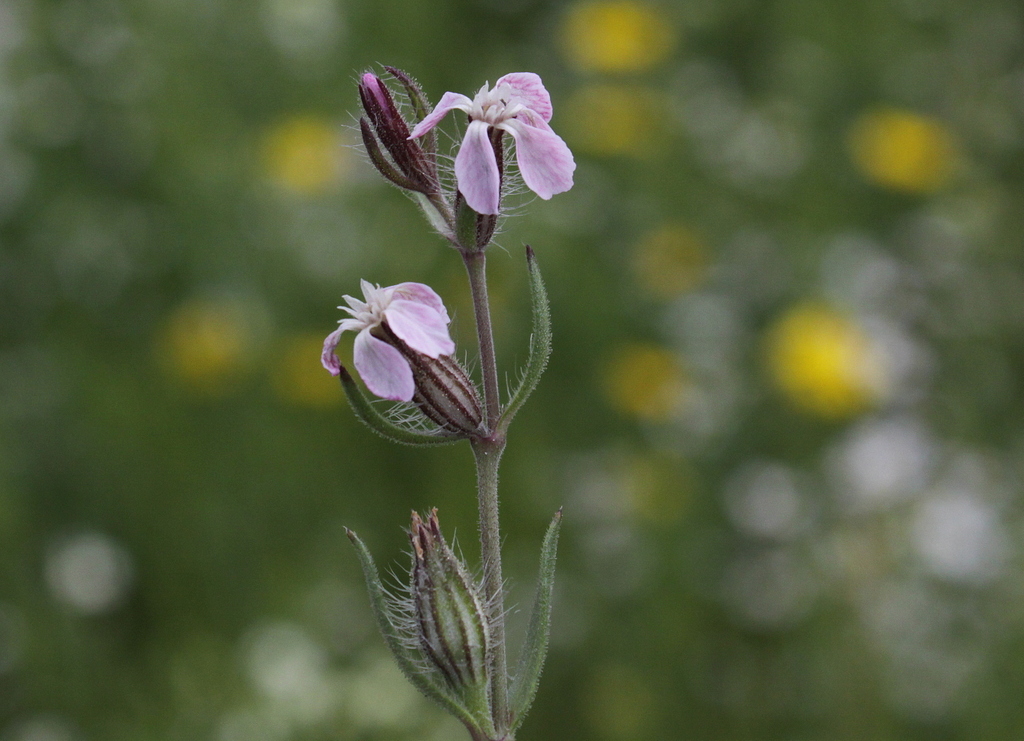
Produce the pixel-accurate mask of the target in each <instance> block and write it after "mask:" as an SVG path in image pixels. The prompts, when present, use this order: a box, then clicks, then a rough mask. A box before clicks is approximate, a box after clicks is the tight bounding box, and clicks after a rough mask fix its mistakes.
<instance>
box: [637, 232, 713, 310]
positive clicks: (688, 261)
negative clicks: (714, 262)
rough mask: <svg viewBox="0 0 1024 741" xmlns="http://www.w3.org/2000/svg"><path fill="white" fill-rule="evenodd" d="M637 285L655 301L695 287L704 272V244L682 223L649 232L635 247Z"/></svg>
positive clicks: (705, 260)
mask: <svg viewBox="0 0 1024 741" xmlns="http://www.w3.org/2000/svg"><path fill="white" fill-rule="evenodd" d="M633 269H634V272H635V274H636V278H637V282H638V283H639V284H640V286H641V287H642V288H644V289H645V290H647V291H648V292H650V293H651V294H653V295H654V296H655V297H657V298H661V299H670V298H674V297H675V296H678V295H679V294H680V293H683V292H684V291H688V290H690V289H692V288H693V287H694V286H696V285H697V284H698V283H699V282H700V280H701V279H702V278H703V277H704V272H705V270H706V269H707V252H706V250H705V248H704V243H703V242H702V241H701V239H700V237H698V236H697V235H696V234H695V233H694V232H693V231H692V230H691V229H689V228H687V227H686V226H684V225H682V224H665V225H663V226H660V227H658V228H657V229H654V230H653V231H651V232H649V233H648V234H647V235H646V236H644V238H643V239H642V240H641V241H640V243H639V244H638V245H637V247H636V252H635V253H634V257H633Z"/></svg>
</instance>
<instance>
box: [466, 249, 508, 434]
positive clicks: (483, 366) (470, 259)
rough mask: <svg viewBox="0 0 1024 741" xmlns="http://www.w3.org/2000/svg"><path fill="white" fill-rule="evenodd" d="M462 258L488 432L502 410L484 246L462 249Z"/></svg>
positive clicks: (491, 430) (492, 430) (492, 427)
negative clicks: (470, 305) (476, 343)
mask: <svg viewBox="0 0 1024 741" xmlns="http://www.w3.org/2000/svg"><path fill="white" fill-rule="evenodd" d="M462 260H463V262H465V264H466V273H467V274H468V275H469V288H470V291H471V292H472V294H473V314H474V316H475V317H476V336H477V339H478V341H479V342H480V372H481V373H482V374H483V381H484V423H485V424H486V426H487V432H488V433H489V434H490V433H493V432H494V425H495V423H496V422H497V420H498V414H499V413H500V411H501V400H500V399H499V397H498V363H497V360H496V358H495V354H494V332H493V330H492V329H491V308H490V303H489V302H488V299H487V260H486V258H485V257H484V251H483V250H477V251H474V252H468V251H464V252H463V253H462Z"/></svg>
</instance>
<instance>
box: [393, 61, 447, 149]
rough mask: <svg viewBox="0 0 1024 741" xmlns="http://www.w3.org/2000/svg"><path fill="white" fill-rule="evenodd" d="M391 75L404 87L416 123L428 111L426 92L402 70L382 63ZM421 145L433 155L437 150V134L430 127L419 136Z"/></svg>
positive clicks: (428, 104)
mask: <svg viewBox="0 0 1024 741" xmlns="http://www.w3.org/2000/svg"><path fill="white" fill-rule="evenodd" d="M384 69H386V70H387V71H388V72H389V73H390V74H391V76H392V77H394V78H395V79H396V80H398V81H399V82H400V83H401V84H402V87H403V88H405V93H406V95H407V96H408V98H409V103H410V104H411V105H412V110H413V113H414V114H415V116H416V123H419V122H420V121H422V120H423V119H424V118H426V117H427V114H428V113H430V108H431V106H430V101H428V100H427V96H426V94H424V92H423V88H421V87H420V86H419V83H417V82H416V80H414V79H412V78H411V77H410V76H409V75H408V74H407V73H406V72H405V71H404V70H400V69H398V68H397V67H388V66H387V65H384ZM420 139H421V141H422V144H421V145H420V146H422V147H423V151H425V152H427V153H428V154H431V155H433V154H434V153H435V152H436V151H437V134H436V132H435V131H434V130H433V129H431V130H430V131H428V132H427V133H426V134H424V135H423V136H422V137H420Z"/></svg>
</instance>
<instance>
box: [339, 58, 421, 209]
mask: <svg viewBox="0 0 1024 741" xmlns="http://www.w3.org/2000/svg"><path fill="white" fill-rule="evenodd" d="M359 97H360V99H361V100H362V103H363V110H365V111H366V115H367V118H366V119H361V121H360V129H361V132H362V136H363V143H364V144H365V145H366V150H367V153H368V154H369V155H370V160H371V162H373V165H374V166H375V167H376V168H377V170H378V171H379V172H380V173H381V175H383V176H384V177H385V178H387V179H388V180H390V181H391V182H393V183H394V184H395V185H398V186H399V187H402V188H406V189H408V190H413V191H417V192H419V193H423V194H426V195H430V194H434V193H437V192H438V191H439V186H438V180H437V167H436V165H435V163H434V162H433V161H432V159H431V158H430V157H429V156H428V155H427V153H426V152H424V151H423V148H422V147H421V146H420V145H419V143H418V142H416V141H414V140H410V139H409V126H408V124H407V123H406V122H405V119H404V118H403V117H402V114H401V112H400V111H399V110H398V106H396V105H395V101H394V98H393V97H392V96H391V92H390V91H389V90H388V88H387V86H386V85H384V83H383V81H382V80H381V79H380V78H379V77H377V76H376V75H374V74H373V73H370V72H367V73H366V74H364V75H363V76H362V78H361V79H360V81H359ZM378 142H379V143H380V145H383V147H384V149H385V150H386V151H387V153H388V154H389V155H390V156H391V161H390V162H389V161H388V160H387V158H385V157H384V155H383V153H382V152H381V151H380V147H379V146H378ZM392 163H393V164H392Z"/></svg>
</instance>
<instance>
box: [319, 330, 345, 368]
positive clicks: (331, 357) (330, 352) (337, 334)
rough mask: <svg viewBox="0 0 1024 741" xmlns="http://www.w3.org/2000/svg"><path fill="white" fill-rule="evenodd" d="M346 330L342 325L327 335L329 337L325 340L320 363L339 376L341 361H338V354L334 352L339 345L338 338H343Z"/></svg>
mask: <svg viewBox="0 0 1024 741" xmlns="http://www.w3.org/2000/svg"><path fill="white" fill-rule="evenodd" d="M344 331H345V330H344V329H343V328H341V327H339V328H338V329H336V330H334V331H333V332H331V333H330V334H329V335H327V339H325V340H324V350H323V352H322V353H320V364H321V365H323V367H324V368H326V369H327V371H328V372H329V373H330V374H331V375H332V376H337V375H339V374H340V373H341V363H340V362H339V361H338V356H337V355H335V354H334V348H336V347H337V346H338V340H339V339H341V333H342V332H344Z"/></svg>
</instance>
